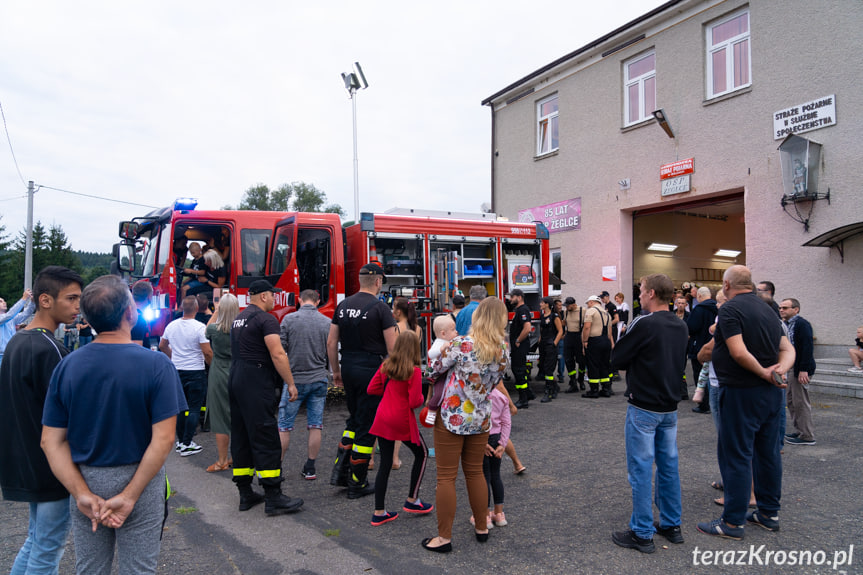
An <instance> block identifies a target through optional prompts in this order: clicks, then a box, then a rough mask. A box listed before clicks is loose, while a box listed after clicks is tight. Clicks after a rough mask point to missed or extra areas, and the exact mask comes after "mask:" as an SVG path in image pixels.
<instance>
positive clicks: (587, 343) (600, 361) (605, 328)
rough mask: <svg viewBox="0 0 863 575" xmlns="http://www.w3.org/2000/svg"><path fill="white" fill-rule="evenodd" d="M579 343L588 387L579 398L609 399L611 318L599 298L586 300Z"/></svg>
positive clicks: (611, 345) (591, 297)
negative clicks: (583, 358)
mask: <svg viewBox="0 0 863 575" xmlns="http://www.w3.org/2000/svg"><path fill="white" fill-rule="evenodd" d="M581 342H582V344H584V356H585V359H586V360H587V383H588V386H589V387H590V389H589V390H588V391H587V393H583V394H582V395H581V397H591V398H592V397H611V350H612V348H613V347H614V342H613V341H612V339H611V317H610V316H609V315H608V312H607V311H605V308H604V307H603V306H602V300H601V299H600V298H599V296H595V295H592V296H590V297H589V298H587V312H586V313H585V314H584V328H582V330H581ZM600 386H602V390H600V389H599V388H600Z"/></svg>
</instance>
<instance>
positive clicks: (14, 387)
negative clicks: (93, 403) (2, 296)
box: [0, 266, 84, 575]
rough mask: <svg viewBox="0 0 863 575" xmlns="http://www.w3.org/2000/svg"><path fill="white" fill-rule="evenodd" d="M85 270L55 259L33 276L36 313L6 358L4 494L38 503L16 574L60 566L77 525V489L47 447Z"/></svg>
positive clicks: (0, 370) (0, 388)
mask: <svg viewBox="0 0 863 575" xmlns="http://www.w3.org/2000/svg"><path fill="white" fill-rule="evenodd" d="M83 283H84V282H83V280H82V279H81V276H79V275H78V274H77V273H75V272H73V271H72V270H70V269H67V268H63V267H59V266H49V267H46V268H45V269H43V270H42V271H41V272H39V275H38V276H36V282H35V283H34V284H33V294H34V297H35V300H36V315H35V317H34V318H33V321H31V322H30V325H29V326H27V327H26V328H25V329H23V330H21V331H19V332H18V333H17V334H15V336H13V337H12V339H11V340H10V341H9V345H8V346H7V347H6V353H5V355H4V357H3V362H2V363H0V438H2V440H0V485H2V487H3V498H4V499H6V500H8V501H26V502H28V503H29V504H30V524H29V526H28V528H27V539H26V540H25V541H24V545H23V546H22V547H21V550H20V551H18V556H17V557H16V558H15V563H14V564H13V565H12V571H11V575H23V574H26V573H56V572H57V566H58V565H59V564H60V558H61V557H63V551H64V550H65V549H66V534H67V533H68V532H69V493H68V492H67V491H66V488H65V487H63V484H62V483H60V481H58V479H57V478H56V477H54V474H52V473H51V469H50V467H49V465H48V460H47V459H46V458H45V454H44V453H43V452H42V450H41V449H40V448H39V440H40V438H41V437H42V409H43V407H44V405H45V394H46V393H47V391H48V383H49V382H50V380H51V373H52V372H53V371H54V367H56V365H57V364H58V363H60V360H61V359H63V357H64V356H65V355H66V354H67V353H69V352H68V351H67V350H66V348H65V347H63V344H62V343H60V342H59V341H57V340H56V339H55V338H54V332H55V331H56V329H57V327H58V326H59V325H60V324H61V323H72V322H73V321H74V318H75V316H77V315H78V310H79V300H80V298H81V286H82V285H83Z"/></svg>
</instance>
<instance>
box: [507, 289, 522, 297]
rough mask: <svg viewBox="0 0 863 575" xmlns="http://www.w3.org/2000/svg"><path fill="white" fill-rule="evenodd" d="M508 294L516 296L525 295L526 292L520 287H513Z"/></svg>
mask: <svg viewBox="0 0 863 575" xmlns="http://www.w3.org/2000/svg"><path fill="white" fill-rule="evenodd" d="M507 295H514V296H517V297H524V292H523V291H521V290H520V289H518V288H515V289H511V290H509V294H507Z"/></svg>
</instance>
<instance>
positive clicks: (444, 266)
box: [114, 201, 549, 339]
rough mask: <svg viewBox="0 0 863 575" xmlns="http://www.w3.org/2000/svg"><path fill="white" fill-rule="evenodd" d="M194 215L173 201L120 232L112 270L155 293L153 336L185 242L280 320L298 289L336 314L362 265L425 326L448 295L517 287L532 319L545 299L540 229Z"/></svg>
mask: <svg viewBox="0 0 863 575" xmlns="http://www.w3.org/2000/svg"><path fill="white" fill-rule="evenodd" d="M194 207H195V206H194V205H193V204H187V203H182V202H180V201H178V202H177V203H175V205H174V206H172V207H170V208H163V209H159V210H155V211H153V212H151V213H149V214H147V215H146V216H143V217H139V218H134V219H133V220H131V221H126V222H121V223H120V238H121V240H122V241H121V242H120V243H118V244H116V245H115V246H114V252H115V256H116V257H117V267H118V269H119V270H120V271H122V272H125V273H128V274H129V276H130V279H131V280H132V281H137V280H140V279H147V280H149V281H150V282H151V283H152V285H153V289H154V296H153V300H152V302H151V305H150V309H149V310H148V315H149V317H148V319H149V320H150V322H151V325H152V328H153V330H152V331H153V333H154V334H157V335H158V334H161V333H162V330H163V329H164V326H165V325H166V324H167V322H168V321H170V316H171V312H172V310H174V309H175V308H176V307H177V297H178V293H179V287H180V284H181V283H182V275H181V272H182V269H183V267H184V266H185V265H186V259H187V257H188V245H189V244H190V243H191V242H198V243H199V244H200V245H202V246H203V245H209V246H212V247H214V248H216V249H218V250H219V251H220V252H221V253H222V254H223V255H224V260H225V264H226V268H227V281H226V283H225V288H224V289H227V290H229V291H230V292H231V293H233V294H235V295H236V296H237V298H238V299H239V301H240V306H241V307H245V306H246V305H247V303H248V299H247V294H248V287H249V285H250V284H251V282H253V281H254V280H256V279H260V278H262V277H263V278H266V279H268V280H269V281H270V282H271V283H273V285H275V286H277V287H279V288H281V289H282V290H283V291H282V293H280V294H276V309H274V310H273V313H274V315H276V317H277V318H279V319H280V320H281V318H282V317H283V316H284V315H285V314H287V313H289V312H291V311H294V310H295V309H296V302H297V299H298V296H299V293H300V292H301V291H302V290H305V289H314V290H317V291H318V293H320V295H321V303H320V306H319V309H320V311H321V312H322V313H324V314H326V315H328V316H330V317H332V314H333V312H334V311H335V308H336V305H338V303H339V302H341V301H342V299H344V298H345V296H347V295H351V294H353V293H355V292H356V291H357V290H358V289H359V284H358V279H357V276H358V272H359V268H360V267H361V266H363V265H364V264H366V263H368V262H369V261H378V262H379V263H380V264H381V265H382V266H383V268H384V271H385V273H386V274H387V284H385V286H384V290H385V291H384V293H383V294H382V298H384V299H386V300H387V301H388V302H391V301H392V298H394V297H398V296H405V297H407V298H409V299H410V300H411V301H412V302H414V304H415V305H416V307H417V312H418V314H419V315H420V317H421V318H422V321H421V324H422V325H423V326H424V325H426V324H427V321H428V318H429V317H430V316H432V315H434V314H436V313H440V312H443V311H449V310H450V309H452V297H453V295H455V294H456V293H464V294H467V293H468V291H469V290H470V287H471V286H472V285H475V284H482V285H483V286H485V287H486V289H487V290H488V293H489V295H492V296H498V297H500V296H501V294H504V293H506V292H507V291H508V290H509V289H511V288H514V287H519V288H520V289H521V290H522V291H524V292H525V300H526V303H527V304H528V305H529V306H530V307H531V308H532V309H534V310H538V309H539V300H540V298H542V297H543V296H544V295H547V294H548V280H547V278H548V269H549V267H548V266H549V252H548V230H547V229H546V228H545V226H544V225H542V224H541V223H531V224H525V223H516V222H502V221H495V220H494V219H493V215H492V214H476V215H472V214H457V213H444V216H443V217H441V213H439V212H438V213H436V214H434V215H429V214H428V213H420V212H416V211H413V210H400V211H398V213H387V214H370V213H364V214H361V217H360V222H359V223H356V224H354V225H351V226H349V227H347V228H343V227H342V225H341V221H340V219H339V216H338V215H336V214H324V213H304V212H256V211H225V210H220V211H198V210H195V209H194ZM528 272H530V273H528ZM512 278H517V279H515V280H513V279H512ZM511 281H516V282H517V284H514V285H513V284H511V283H510V282H511ZM219 291H220V290H216V293H214V294H213V295H214V297H218V296H219ZM427 337H428V338H429V339H430V338H431V336H430V334H427Z"/></svg>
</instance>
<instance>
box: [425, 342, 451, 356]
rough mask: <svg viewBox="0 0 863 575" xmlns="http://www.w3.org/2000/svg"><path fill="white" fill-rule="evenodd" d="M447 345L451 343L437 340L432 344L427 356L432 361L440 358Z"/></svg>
mask: <svg viewBox="0 0 863 575" xmlns="http://www.w3.org/2000/svg"><path fill="white" fill-rule="evenodd" d="M445 343H449V342H448V341H447V340H445V339H442V338H439V337H438V338H435V340H434V341H433V342H432V344H431V347H430V348H429V350H428V353H427V354H426V355H427V356H428V358H429V360H430V361H431V360H434V359H437V358H439V357H440V350H441V348H442V347H443V346H444V344H445Z"/></svg>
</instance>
